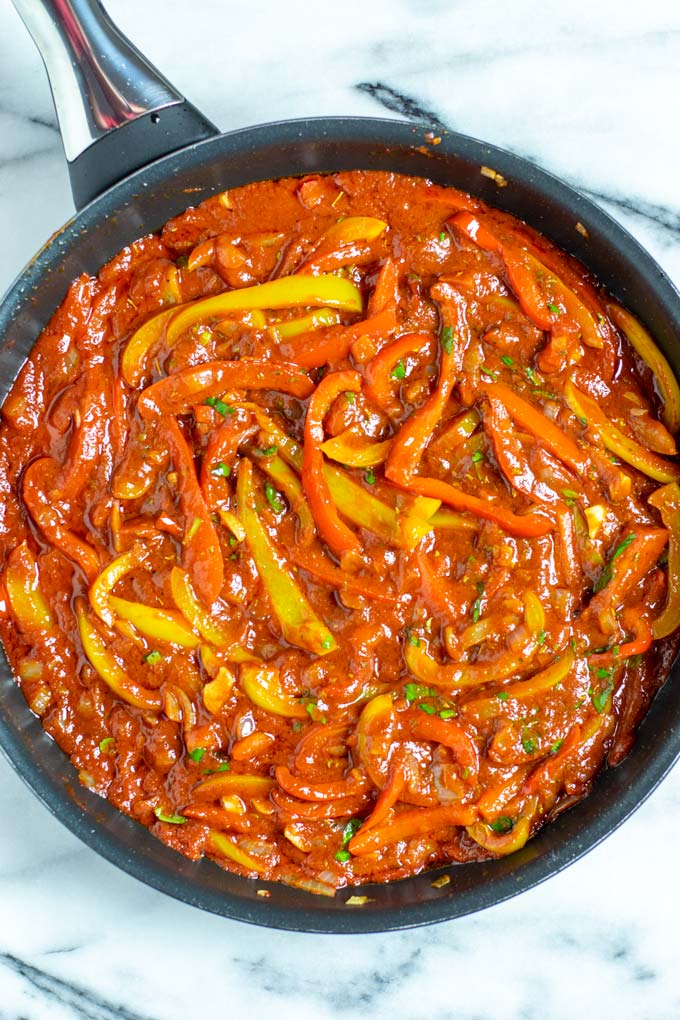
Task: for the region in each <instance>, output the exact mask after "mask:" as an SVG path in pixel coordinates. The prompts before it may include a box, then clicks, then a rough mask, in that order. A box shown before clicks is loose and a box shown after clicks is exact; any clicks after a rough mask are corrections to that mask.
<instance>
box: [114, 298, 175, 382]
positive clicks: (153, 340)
mask: <svg viewBox="0 0 680 1020" xmlns="http://www.w3.org/2000/svg"><path fill="white" fill-rule="evenodd" d="M176 313H177V309H176V308H167V309H166V310H165V311H164V312H161V313H160V314H159V315H154V316H153V318H151V319H148V320H147V321H146V322H145V323H144V324H143V325H142V326H140V327H139V329H138V330H137V331H136V332H135V333H133V334H132V336H131V337H130V339H129V340H128V342H127V344H126V345H125V350H124V351H123V356H122V358H121V361H120V370H121V372H122V375H123V379H125V382H126V383H127V384H128V386H132V387H133V388H136V387H137V386H139V384H140V383H141V381H142V379H143V378H144V376H145V374H146V372H147V359H148V357H149V352H150V351H151V348H152V347H153V346H154V344H157V343H158V341H159V340H160V338H161V337H162V336H163V330H164V329H165V327H166V325H167V324H168V322H169V321H170V319H171V318H172V316H173V315H175V314H176Z"/></svg>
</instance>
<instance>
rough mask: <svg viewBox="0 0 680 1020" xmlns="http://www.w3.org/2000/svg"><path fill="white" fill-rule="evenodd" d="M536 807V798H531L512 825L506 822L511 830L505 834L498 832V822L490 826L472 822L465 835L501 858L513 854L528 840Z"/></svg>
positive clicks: (510, 821)
mask: <svg viewBox="0 0 680 1020" xmlns="http://www.w3.org/2000/svg"><path fill="white" fill-rule="evenodd" d="M537 807H538V798H536V797H532V798H531V800H530V801H528V802H527V805H526V807H525V808H524V811H523V812H522V814H521V815H520V816H519V818H518V819H517V820H516V821H515V822H514V824H513V823H512V820H511V819H509V820H508V823H509V824H511V825H512V828H511V829H510V830H509V831H507V832H504V831H503V829H501V830H500V831H498V828H497V826H498V822H496V823H494V822H492V823H491V824H490V825H487V824H486V823H485V822H473V823H472V825H468V826H467V827H466V831H467V834H468V835H469V836H471V837H472V839H474V841H475V843H479V845H480V846H482V847H484V849H485V850H490V851H491V853H494V854H499V855H500V856H502V857H506V856H507V855H508V854H514V853H515V852H516V851H517V850H521V849H522V847H523V846H524V844H525V843H526V841H527V840H528V838H529V834H530V832H531V819H532V818H533V816H534V814H535V813H536V809H537ZM504 821H505V818H504ZM494 826H496V827H494Z"/></svg>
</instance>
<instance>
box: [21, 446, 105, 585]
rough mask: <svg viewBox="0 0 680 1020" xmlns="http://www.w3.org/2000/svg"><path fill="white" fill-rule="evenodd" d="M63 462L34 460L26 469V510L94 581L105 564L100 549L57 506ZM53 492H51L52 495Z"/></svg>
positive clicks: (88, 577)
mask: <svg viewBox="0 0 680 1020" xmlns="http://www.w3.org/2000/svg"><path fill="white" fill-rule="evenodd" d="M58 473H59V465H58V464H57V462H56V461H55V460H52V458H51V457H41V458H40V460H34V461H33V463H32V464H29V466H28V467H27V468H26V470H25V471H24V480H23V488H22V496H23V500H24V503H25V504H26V509H27V510H28V512H29V513H30V515H31V517H32V518H33V520H34V521H35V523H36V524H37V525H38V527H39V528H40V530H41V531H42V533H43V534H44V535H45V538H47V540H48V541H49V542H50V543H51V544H52V545H54V546H56V547H57V549H59V550H60V551H61V552H63V554H64V556H67V557H68V558H69V559H70V560H73V562H74V563H77V564H78V566H79V567H80V569H81V570H82V571H83V573H84V574H85V576H86V577H87V579H88V581H89V583H90V584H93V583H94V581H95V579H96V577H97V575H98V574H99V571H100V570H101V566H100V563H99V556H98V554H97V552H96V550H95V549H94V548H93V547H92V546H91V545H90V544H89V543H88V542H84V541H83V539H82V538H78V536H77V535H75V534H74V533H73V532H72V531H70V530H69V529H68V528H66V527H65V526H64V522H63V516H62V514H61V512H60V510H58V509H57V508H56V507H55V505H54V497H53V495H52V494H53V493H54V492H55V490H56V488H57V485H56V480H57V477H58ZM48 493H49V495H48Z"/></svg>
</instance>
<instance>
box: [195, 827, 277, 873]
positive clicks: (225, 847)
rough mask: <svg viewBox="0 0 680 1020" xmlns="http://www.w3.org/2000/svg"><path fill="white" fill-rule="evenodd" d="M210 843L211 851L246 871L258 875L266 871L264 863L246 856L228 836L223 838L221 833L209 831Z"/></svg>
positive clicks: (248, 855)
mask: <svg viewBox="0 0 680 1020" xmlns="http://www.w3.org/2000/svg"><path fill="white" fill-rule="evenodd" d="M209 839H210V842H211V843H212V846H213V849H214V850H215V851H216V852H217V853H218V854H221V856H222V857H228V858H229V860H230V861H234V863H235V864H240V865H241V867H242V868H245V869H246V871H255V872H257V873H258V874H260V873H261V872H263V871H265V870H266V864H265V863H264V861H258V860H257V859H256V858H255V857H253V856H251V854H247V853H246V852H245V850H242V849H241V847H240V846H239V845H238V843H235V842H234V840H233V839H231V838H230V837H229V836H225V835H224V833H223V832H217V831H216V830H215V829H211V830H210V834H209Z"/></svg>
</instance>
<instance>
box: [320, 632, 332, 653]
mask: <svg viewBox="0 0 680 1020" xmlns="http://www.w3.org/2000/svg"><path fill="white" fill-rule="evenodd" d="M321 647H322V648H323V649H324V651H325V650H327V649H328V648H332V647H333V635H332V634H326V636H325V637H324V638H323V640H322V641H321Z"/></svg>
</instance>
